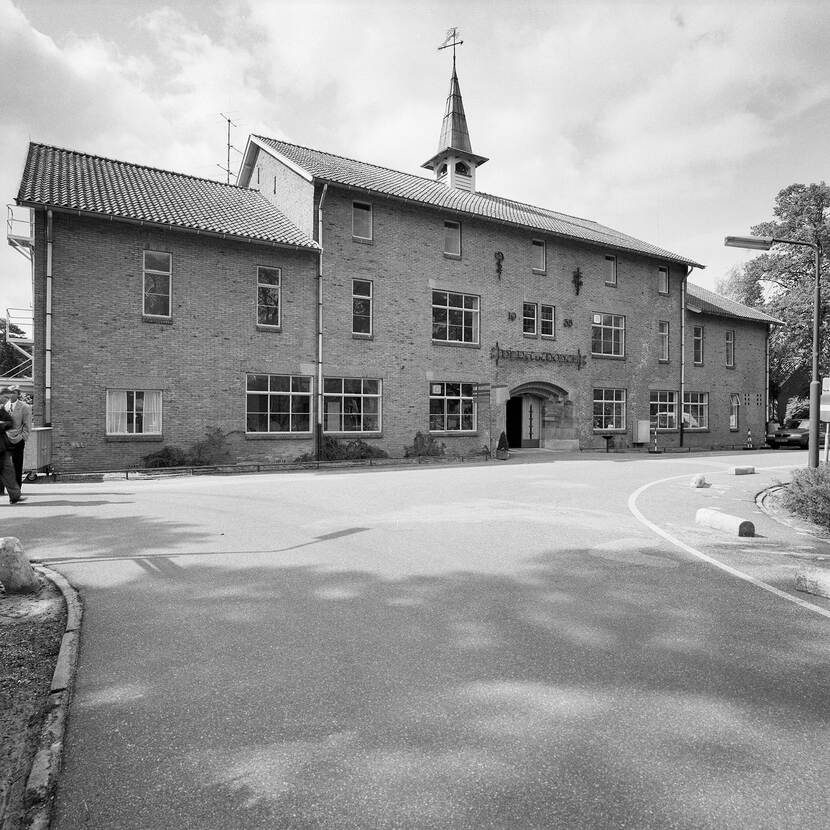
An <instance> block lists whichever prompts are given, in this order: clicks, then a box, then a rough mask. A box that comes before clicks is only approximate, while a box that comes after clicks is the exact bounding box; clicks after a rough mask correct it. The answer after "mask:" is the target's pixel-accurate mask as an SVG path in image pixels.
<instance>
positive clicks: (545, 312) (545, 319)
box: [539, 303, 556, 337]
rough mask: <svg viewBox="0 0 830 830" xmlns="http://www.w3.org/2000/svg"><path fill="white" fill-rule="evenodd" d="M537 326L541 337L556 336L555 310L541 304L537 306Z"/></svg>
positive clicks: (550, 306)
mask: <svg viewBox="0 0 830 830" xmlns="http://www.w3.org/2000/svg"><path fill="white" fill-rule="evenodd" d="M539 315H540V319H539V325H540V326H541V333H542V337H555V336H556V327H555V323H556V310H555V308H554V307H553V306H552V305H545V304H544V303H542V305H541V306H539Z"/></svg>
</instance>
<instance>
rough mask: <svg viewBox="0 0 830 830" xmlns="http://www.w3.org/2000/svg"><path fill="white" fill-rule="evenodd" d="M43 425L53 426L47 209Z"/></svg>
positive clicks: (48, 213)
mask: <svg viewBox="0 0 830 830" xmlns="http://www.w3.org/2000/svg"><path fill="white" fill-rule="evenodd" d="M44 329H45V331H44V336H45V347H44V354H43V359H44V369H43V377H44V384H43V425H44V426H47V427H50V426H52V211H51V210H47V211H46V321H45V326H44Z"/></svg>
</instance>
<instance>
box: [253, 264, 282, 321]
mask: <svg viewBox="0 0 830 830" xmlns="http://www.w3.org/2000/svg"><path fill="white" fill-rule="evenodd" d="M263 271H273V272H275V273H276V278H277V281H276V282H263V281H262V272H263ZM275 288H276V290H277V304H276V309H277V322H276V323H273V322H267V321H264V320H263V319H262V317H263V314H262V313H263V310H265V309H268V308H274V306H273V305H272V304H266V303H263V302H262V294H263V292H264V291H273V290H274V289H275ZM256 322H257V325H258V326H267V327H268V328H273V329H278V328H279V327H280V326H281V325H282V269H281V268H274V267H273V266H271V265H257V269H256Z"/></svg>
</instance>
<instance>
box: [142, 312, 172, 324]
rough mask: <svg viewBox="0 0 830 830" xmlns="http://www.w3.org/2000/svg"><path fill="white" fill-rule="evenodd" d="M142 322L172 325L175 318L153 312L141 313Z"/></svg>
mask: <svg viewBox="0 0 830 830" xmlns="http://www.w3.org/2000/svg"><path fill="white" fill-rule="evenodd" d="M141 322H142V323H157V324H158V325H161V326H172V325H173V318H172V317H156V316H154V315H153V314H142V315H141Z"/></svg>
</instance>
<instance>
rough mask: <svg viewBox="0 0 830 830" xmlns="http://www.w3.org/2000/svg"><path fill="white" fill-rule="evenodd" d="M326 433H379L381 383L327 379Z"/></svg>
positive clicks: (325, 392) (370, 380) (369, 380)
mask: <svg viewBox="0 0 830 830" xmlns="http://www.w3.org/2000/svg"><path fill="white" fill-rule="evenodd" d="M323 407H324V412H325V431H326V432H380V429H381V422H380V415H381V382H380V381H379V380H373V379H370V378H325V380H324V381H323Z"/></svg>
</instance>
